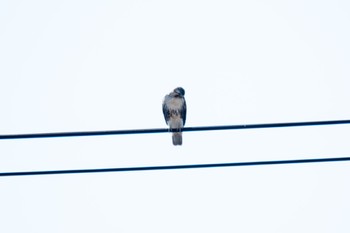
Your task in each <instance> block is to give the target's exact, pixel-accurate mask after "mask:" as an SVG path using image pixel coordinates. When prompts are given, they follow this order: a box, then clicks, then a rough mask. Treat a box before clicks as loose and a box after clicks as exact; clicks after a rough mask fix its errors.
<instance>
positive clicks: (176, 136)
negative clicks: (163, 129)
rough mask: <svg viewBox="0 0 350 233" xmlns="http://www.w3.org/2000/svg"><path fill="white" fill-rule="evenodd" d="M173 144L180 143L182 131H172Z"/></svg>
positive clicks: (179, 144) (177, 144)
mask: <svg viewBox="0 0 350 233" xmlns="http://www.w3.org/2000/svg"><path fill="white" fill-rule="evenodd" d="M173 144H174V146H181V145H182V132H174V133H173Z"/></svg>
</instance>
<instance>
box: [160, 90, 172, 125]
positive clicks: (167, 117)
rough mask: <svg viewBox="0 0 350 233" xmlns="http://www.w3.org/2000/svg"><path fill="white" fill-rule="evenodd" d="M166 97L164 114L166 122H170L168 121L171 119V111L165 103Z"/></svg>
mask: <svg viewBox="0 0 350 233" xmlns="http://www.w3.org/2000/svg"><path fill="white" fill-rule="evenodd" d="M166 98H167V96H165V99H166ZM165 99H164V101H163V106H162V107H163V115H164V119H165V123H167V124H168V121H169V119H170V111H169V109H168V106H167V105H166V104H165Z"/></svg>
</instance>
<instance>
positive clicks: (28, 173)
mask: <svg viewBox="0 0 350 233" xmlns="http://www.w3.org/2000/svg"><path fill="white" fill-rule="evenodd" d="M344 161H350V157H338V158H316V159H295V160H277V161H255V162H236V163H213V164H190V165H170V166H150V167H123V168H98V169H76V170H55V171H24V172H3V173H0V176H34V175H59V174H86V173H106V172H135V171H157V170H178V169H196V168H197V169H198V168H220V167H241V166H262V165H280V164H301V163H321V162H344Z"/></svg>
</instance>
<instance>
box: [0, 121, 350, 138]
mask: <svg viewBox="0 0 350 233" xmlns="http://www.w3.org/2000/svg"><path fill="white" fill-rule="evenodd" d="M339 124H350V120H334V121H309V122H290V123H267V124H249V125H222V126H199V127H185V128H183V129H182V131H184V132H189V131H209V130H234V129H236V130H237V129H261V128H280V127H296V126H317V125H318V126H320V125H339ZM166 132H169V129H131V130H109V131H85V132H61V133H33V134H9V135H0V140H4V139H28V138H54V137H81V136H107V135H121V134H146V133H166Z"/></svg>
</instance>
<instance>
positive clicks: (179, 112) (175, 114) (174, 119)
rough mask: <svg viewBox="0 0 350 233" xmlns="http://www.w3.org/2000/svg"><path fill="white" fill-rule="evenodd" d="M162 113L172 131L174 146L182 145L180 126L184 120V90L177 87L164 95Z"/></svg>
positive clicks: (182, 125) (181, 126)
mask: <svg viewBox="0 0 350 233" xmlns="http://www.w3.org/2000/svg"><path fill="white" fill-rule="evenodd" d="M163 114H164V119H165V122H166V123H167V125H168V126H169V129H170V131H172V132H173V144H174V146H177V145H182V128H183V127H184V125H185V122H186V101H185V90H184V89H183V88H182V87H177V88H175V89H174V91H172V92H170V93H169V94H168V95H166V96H165V97H164V100H163Z"/></svg>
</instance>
